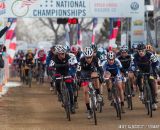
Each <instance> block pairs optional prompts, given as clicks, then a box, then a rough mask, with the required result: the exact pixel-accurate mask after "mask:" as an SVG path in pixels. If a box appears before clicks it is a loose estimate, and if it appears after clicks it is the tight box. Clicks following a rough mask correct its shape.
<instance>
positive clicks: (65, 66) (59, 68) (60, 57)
mask: <svg viewBox="0 0 160 130" xmlns="http://www.w3.org/2000/svg"><path fill="white" fill-rule="evenodd" d="M55 49H56V54H55V56H54V57H53V58H52V60H53V62H54V67H55V68H56V72H55V73H56V74H57V76H58V74H60V75H63V76H68V75H69V59H70V56H69V55H68V54H67V52H66V49H65V48H64V47H63V46H62V45H57V46H56V47H55ZM55 84H56V89H57V92H58V94H59V96H60V98H62V93H61V89H60V81H59V80H56V81H55ZM66 86H67V88H68V91H69V95H70V104H71V112H72V113H75V106H74V99H73V98H74V97H73V86H72V83H70V82H66ZM61 100H62V99H61Z"/></svg>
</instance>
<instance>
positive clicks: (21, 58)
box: [17, 50, 25, 76]
mask: <svg viewBox="0 0 160 130" xmlns="http://www.w3.org/2000/svg"><path fill="white" fill-rule="evenodd" d="M17 58H18V59H17V60H18V61H17V62H18V67H19V71H20V76H21V74H22V67H23V66H24V59H25V54H24V52H23V50H21V51H18V57H17Z"/></svg>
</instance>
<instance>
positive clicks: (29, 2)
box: [22, 0, 37, 7]
mask: <svg viewBox="0 0 160 130" xmlns="http://www.w3.org/2000/svg"><path fill="white" fill-rule="evenodd" d="M36 1H37V0H23V1H22V7H24V6H30V5H32V4H33V3H35V2H36Z"/></svg>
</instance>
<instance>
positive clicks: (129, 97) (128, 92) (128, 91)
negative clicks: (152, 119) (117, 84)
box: [124, 71, 133, 110]
mask: <svg viewBox="0 0 160 130" xmlns="http://www.w3.org/2000/svg"><path fill="white" fill-rule="evenodd" d="M124 76H125V78H126V82H125V96H126V99H127V105H128V108H129V109H130V110H133V102H132V89H131V81H130V79H129V77H128V71H126V73H125V74H124Z"/></svg>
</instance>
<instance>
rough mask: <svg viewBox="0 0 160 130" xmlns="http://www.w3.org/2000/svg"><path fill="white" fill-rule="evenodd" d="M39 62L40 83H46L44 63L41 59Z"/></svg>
mask: <svg viewBox="0 0 160 130" xmlns="http://www.w3.org/2000/svg"><path fill="white" fill-rule="evenodd" d="M38 62H39V66H38V80H39V83H40V84H43V83H44V69H43V63H42V62H41V61H38Z"/></svg>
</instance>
